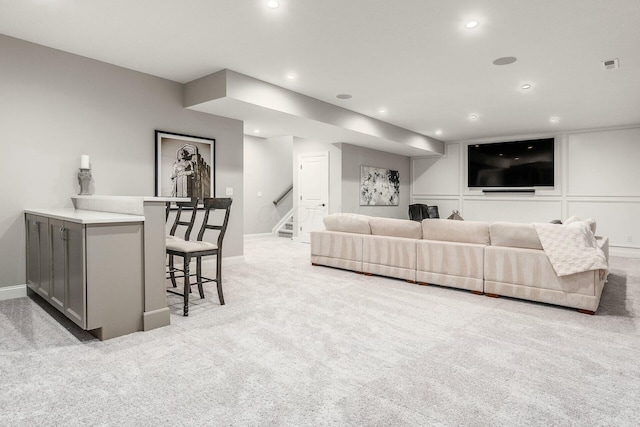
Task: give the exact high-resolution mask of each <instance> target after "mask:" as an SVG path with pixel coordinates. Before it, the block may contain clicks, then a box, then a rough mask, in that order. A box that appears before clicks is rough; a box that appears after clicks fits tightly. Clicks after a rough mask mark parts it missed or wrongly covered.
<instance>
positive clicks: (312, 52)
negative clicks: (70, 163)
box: [0, 0, 640, 141]
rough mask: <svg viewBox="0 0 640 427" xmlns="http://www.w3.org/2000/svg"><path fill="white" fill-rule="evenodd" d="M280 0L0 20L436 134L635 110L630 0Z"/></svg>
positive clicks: (186, 73)
mask: <svg viewBox="0 0 640 427" xmlns="http://www.w3.org/2000/svg"><path fill="white" fill-rule="evenodd" d="M280 2H281V6H280V7H279V8H278V9H268V8H267V7H266V6H265V3H266V0H180V1H178V0H171V1H170V0H136V1H132V0H102V1H99V0H94V1H80V0H20V1H16V0H0V33H3V34H6V35H9V36H13V37H17V38H20V39H24V40H28V41H31V42H35V43H39V44H42V45H45V46H50V47H53V48H57V49H61V50H64V51H68V52H72V53H75V54H78V55H82V56H86V57H90V58H94V59H98V60H101V61H105V62H108V63H112V64H116V65H119V66H122V67H126V68H130V69H133V70H138V71H142V72H145V73H148V74H152V75H155V76H160V77H164V78H167V79H170V80H174V81H178V82H182V83H187V82H189V81H192V80H194V79H197V78H199V77H202V76H205V75H208V74H211V73H213V72H216V71H219V70H221V69H231V70H234V71H237V72H239V73H242V74H246V75H248V76H251V77H255V78H257V79H260V80H264V81H266V82H269V83H272V84H275V85H278V86H282V87H284V88H288V89H291V90H293V91H296V92H299V93H302V94H305V95H307V96H310V97H313V98H316V99H319V100H322V101H325V102H328V103H331V104H335V105H337V106H340V107H343V108H347V109H350V110H353V111H356V112H359V113H361V114H364V115H367V116H371V117H375V118H377V119H380V120H383V121H386V122H389V123H392V124H395V125H397V126H400V127H403V128H405V129H408V130H411V131H414V132H417V133H420V134H424V135H427V136H430V137H435V138H437V139H440V140H443V141H452V140H466V139H476V138H486V137H500V136H509V135H522V134H532V133H547V132H548V133H551V132H559V131H565V130H572V129H587V128H597V127H605V126H618V125H629V124H638V123H640V78H639V76H640V26H639V25H638V24H639V23H640V0H562V1H558V0H470V1H467V0H456V1H444V0H396V1H382V0H280ZM471 19H475V20H478V21H479V22H480V25H479V26H478V27H477V28H475V29H473V30H468V29H465V28H464V24H465V23H466V22H467V21H468V20H471ZM503 56H515V57H517V58H518V60H517V61H516V62H515V63H514V64H511V65H506V66H495V65H493V64H492V61H493V60H494V59H496V58H499V57H503ZM611 58H619V63H620V68H619V69H617V70H613V71H604V70H603V69H602V67H601V64H600V62H601V61H603V60H607V59H611ZM288 73H293V74H294V75H295V76H296V79H295V80H289V79H287V77H286V75H287V74H288ZM524 83H530V84H532V85H533V87H532V88H531V89H529V90H526V91H525V90H522V89H520V86H521V85H522V84H524ZM341 93H348V94H351V95H353V98H352V99H350V100H340V99H337V98H336V95H337V94H341ZM381 107H384V108H385V109H386V110H387V112H386V113H379V112H378V109H379V108H381ZM472 113H475V114H478V116H479V118H478V120H476V121H471V120H469V119H468V116H469V115H470V114H472ZM552 116H557V117H559V118H560V121H559V122H558V123H556V124H553V123H551V122H550V121H549V118H550V117H552ZM245 119H246V120H247V121H248V122H251V121H252V119H253V118H252V117H246V118H245ZM252 126H259V123H252ZM436 129H441V130H442V132H443V133H442V135H436V134H435V130H436ZM247 131H248V129H247Z"/></svg>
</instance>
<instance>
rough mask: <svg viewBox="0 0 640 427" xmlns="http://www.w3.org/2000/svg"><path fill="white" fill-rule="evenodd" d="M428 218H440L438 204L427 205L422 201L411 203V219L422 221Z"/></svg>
mask: <svg viewBox="0 0 640 427" xmlns="http://www.w3.org/2000/svg"><path fill="white" fill-rule="evenodd" d="M428 218H440V214H439V213H438V207H437V206H427V205H425V204H422V203H416V204H413V205H409V219H411V220H413V221H418V222H421V221H422V220H423V219H428Z"/></svg>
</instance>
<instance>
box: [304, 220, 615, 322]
mask: <svg viewBox="0 0 640 427" xmlns="http://www.w3.org/2000/svg"><path fill="white" fill-rule="evenodd" d="M324 223H325V228H326V230H324V231H316V232H312V233H311V263H312V264H314V265H324V266H329V267H336V268H341V269H346V270H352V271H356V272H359V273H365V274H375V275H380V276H387V277H394V278H399V279H404V280H407V281H409V282H412V283H413V282H418V283H423V284H436V285H441V286H447V287H453V288H460V289H466V290H469V291H472V292H474V293H477V294H483V293H484V294H487V295H488V296H498V295H503V296H509V297H515V298H521V299H527V300H532V301H540V302H545V303H551V304H557V305H562V306H567V307H573V308H577V309H579V310H581V311H584V312H589V313H593V312H595V311H596V309H597V308H598V304H599V302H600V296H601V294H602V288H603V286H604V283H605V277H604V275H603V274H602V273H600V272H599V271H598V270H593V271H586V272H583V273H577V274H572V275H569V276H562V277H559V276H557V275H556V273H555V271H554V269H553V267H552V265H551V263H550V262H549V260H548V258H547V255H546V254H545V252H544V251H543V249H542V245H541V244H540V240H539V239H538V236H537V233H536V230H535V228H534V227H533V225H531V224H516V223H493V224H489V223H486V222H479V221H451V220H446V219H426V220H424V221H422V222H421V223H420V222H416V221H410V220H401V219H392V218H378V217H369V216H365V215H357V214H333V215H328V216H326V217H325V218H324ZM598 245H599V246H600V248H601V249H602V250H603V252H604V253H605V254H606V257H607V259H608V239H607V238H606V237H600V238H598Z"/></svg>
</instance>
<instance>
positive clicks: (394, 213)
mask: <svg viewBox="0 0 640 427" xmlns="http://www.w3.org/2000/svg"><path fill="white" fill-rule="evenodd" d="M410 164H411V159H410V158H409V157H405V156H399V155H397V154H390V153H385V152H382V151H378V150H370V149H367V148H362V147H358V146H355V145H350V144H342V212H353V213H359V214H363V215H371V216H380V217H387V218H409V215H408V210H409V200H410V194H409V192H410V173H409V171H410ZM360 166H374V167H378V168H385V169H392V170H397V171H398V172H399V174H400V200H399V203H398V206H360Z"/></svg>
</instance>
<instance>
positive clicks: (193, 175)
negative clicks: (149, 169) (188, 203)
mask: <svg viewBox="0 0 640 427" xmlns="http://www.w3.org/2000/svg"><path fill="white" fill-rule="evenodd" d="M215 145H216V140H215V139H213V138H203V137H198V136H190V135H181V134H177V133H171V132H163V131H159V130H156V196H161V197H197V198H198V200H199V201H200V203H202V200H203V199H204V198H205V197H215V151H216V150H215Z"/></svg>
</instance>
